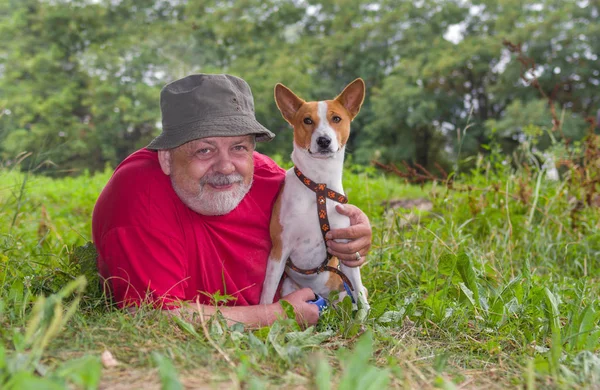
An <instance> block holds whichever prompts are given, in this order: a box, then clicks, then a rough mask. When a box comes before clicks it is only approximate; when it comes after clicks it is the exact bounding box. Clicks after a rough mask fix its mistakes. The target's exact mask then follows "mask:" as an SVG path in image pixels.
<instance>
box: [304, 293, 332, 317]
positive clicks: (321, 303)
mask: <svg viewBox="0 0 600 390" xmlns="http://www.w3.org/2000/svg"><path fill="white" fill-rule="evenodd" d="M308 303H312V304H313V305H317V307H318V308H319V315H321V313H323V310H325V309H327V301H326V300H325V298H323V297H322V296H320V295H319V294H315V299H311V300H310V301H308Z"/></svg>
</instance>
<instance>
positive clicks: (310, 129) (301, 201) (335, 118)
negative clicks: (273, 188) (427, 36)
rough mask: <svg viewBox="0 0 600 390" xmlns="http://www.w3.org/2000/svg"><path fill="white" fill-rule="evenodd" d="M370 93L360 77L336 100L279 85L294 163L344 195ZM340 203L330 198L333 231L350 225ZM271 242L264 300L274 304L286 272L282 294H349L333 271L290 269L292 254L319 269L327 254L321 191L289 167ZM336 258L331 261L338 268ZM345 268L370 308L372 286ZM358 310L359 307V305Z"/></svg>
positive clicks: (362, 302)
mask: <svg viewBox="0 0 600 390" xmlns="http://www.w3.org/2000/svg"><path fill="white" fill-rule="evenodd" d="M364 97H365V83H364V81H363V80H362V79H356V80H354V81H353V82H352V83H350V84H349V85H348V86H346V88H345V89H344V91H343V92H342V93H341V94H340V95H339V96H337V97H336V98H335V99H333V100H326V101H319V102H305V101H304V100H302V99H300V98H299V97H298V96H296V95H295V94H294V93H293V92H292V91H291V90H289V89H288V88H286V87H285V86H283V85H282V84H277V85H276V86H275V101H276V103H277V107H278V108H279V110H280V111H281V114H282V115H283V117H284V118H285V120H286V121H288V122H289V124H290V125H292V127H293V128H294V150H293V152H292V161H293V162H294V164H295V166H296V167H298V169H299V170H300V171H301V172H302V173H303V174H304V175H305V176H306V177H308V178H309V179H311V180H312V181H314V182H316V183H325V184H326V185H327V187H328V188H330V189H332V190H334V191H337V192H339V193H340V194H344V190H343V188H342V170H343V165H344V152H345V149H346V143H347V141H348V137H349V135H350V122H351V121H352V120H353V119H354V117H355V116H356V115H357V114H358V112H359V111H360V107H361V105H362V103H363V100H364ZM335 205H336V202H335V201H333V200H330V199H328V200H327V214H328V218H329V222H330V225H331V228H332V229H337V228H345V227H348V226H350V220H349V218H348V217H346V216H344V215H341V214H339V213H338V212H337V211H336V210H335ZM270 231H271V240H272V242H273V247H272V249H271V252H270V254H269V260H268V264H267V271H266V277H265V281H264V284H263V290H262V295H261V299H260V303H263V304H268V303H272V302H273V299H274V297H275V294H276V291H277V288H278V286H279V282H280V280H281V277H282V275H283V273H284V271H285V272H286V273H287V275H288V277H287V278H286V279H285V281H284V283H283V285H282V291H281V294H282V296H285V295H287V294H289V293H291V292H293V291H295V290H297V289H298V288H301V287H309V288H311V289H312V290H313V291H314V292H315V293H317V294H319V295H321V296H322V297H324V298H326V299H327V298H328V297H329V293H330V292H332V291H339V292H340V295H339V297H340V299H341V298H343V297H344V296H345V295H346V293H345V290H344V287H343V282H342V279H341V278H340V276H339V275H337V274H335V273H333V272H327V271H325V272H322V273H319V274H313V275H303V274H300V273H297V272H295V271H293V270H291V269H290V268H289V267H286V261H287V259H288V258H291V260H292V262H293V263H294V265H295V266H296V267H299V268H302V269H312V268H316V267H318V266H319V265H321V263H323V261H324V260H325V258H326V257H327V248H326V246H325V243H324V241H323V236H322V233H321V230H320V224H319V219H318V216H317V202H316V196H315V193H314V192H312V191H311V190H310V189H309V188H307V187H306V186H305V185H304V184H303V183H302V182H301V181H300V180H298V177H296V174H295V173H294V170H293V168H292V169H290V170H288V171H287V173H286V176H285V182H284V185H283V188H282V189H281V191H280V193H279V195H278V198H277V200H276V202H275V206H274V208H273V213H272V216H271V225H270ZM337 264H338V259H337V258H335V257H333V258H332V259H331V260H330V262H329V265H330V266H333V267H337ZM340 270H341V271H342V272H343V273H344V274H345V275H346V276H347V277H348V278H349V280H350V282H351V283H352V285H353V286H354V291H353V298H354V302H359V303H360V306H361V307H362V308H363V309H365V310H368V309H369V305H368V303H367V297H366V290H365V288H364V287H363V284H362V281H361V278H360V270H359V268H358V267H347V266H345V265H344V264H341V265H340ZM354 308H355V309H356V308H357V307H356V305H354Z"/></svg>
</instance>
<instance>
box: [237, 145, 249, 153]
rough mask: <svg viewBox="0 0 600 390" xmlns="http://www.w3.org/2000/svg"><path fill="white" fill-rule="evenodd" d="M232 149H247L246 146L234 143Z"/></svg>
mask: <svg viewBox="0 0 600 390" xmlns="http://www.w3.org/2000/svg"><path fill="white" fill-rule="evenodd" d="M233 150H235V151H237V152H241V151H245V150H248V148H247V147H245V146H244V145H235V146H234V147H233Z"/></svg>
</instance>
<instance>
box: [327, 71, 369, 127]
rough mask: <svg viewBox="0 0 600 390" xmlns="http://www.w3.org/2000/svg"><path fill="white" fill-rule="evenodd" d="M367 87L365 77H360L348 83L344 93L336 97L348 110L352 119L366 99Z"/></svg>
mask: <svg viewBox="0 0 600 390" xmlns="http://www.w3.org/2000/svg"><path fill="white" fill-rule="evenodd" d="M365 89H366V87H365V82H364V81H363V79H361V78H358V79H356V80H354V81H353V82H351V83H350V84H348V85H347V86H346V88H344V90H343V91H342V93H340V94H339V95H338V96H337V97H336V98H335V100H337V101H338V102H340V103H341V104H342V106H344V107H345V108H346V110H348V113H349V114H350V118H351V119H354V117H355V116H356V115H357V114H358V112H359V111H360V107H361V106H362V104H363V101H364V100H365Z"/></svg>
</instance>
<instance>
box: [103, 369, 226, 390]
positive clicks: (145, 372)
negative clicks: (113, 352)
mask: <svg viewBox="0 0 600 390" xmlns="http://www.w3.org/2000/svg"><path fill="white" fill-rule="evenodd" d="M178 378H179V380H180V381H181V383H182V384H183V386H184V388H186V389H200V390H204V389H207V390H208V389H210V390H214V389H217V390H218V389H231V388H235V387H236V386H235V384H234V382H233V381H232V380H231V379H225V378H223V380H222V381H217V380H215V376H214V373H211V372H210V371H209V370H203V369H195V370H191V371H183V372H180V373H179V375H178ZM98 388H99V389H101V390H130V389H143V390H160V389H161V388H162V387H161V383H160V377H159V376H158V369H131V368H116V367H115V368H111V369H104V370H103V371H102V380H101V381H100V386H99V387H98Z"/></svg>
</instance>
